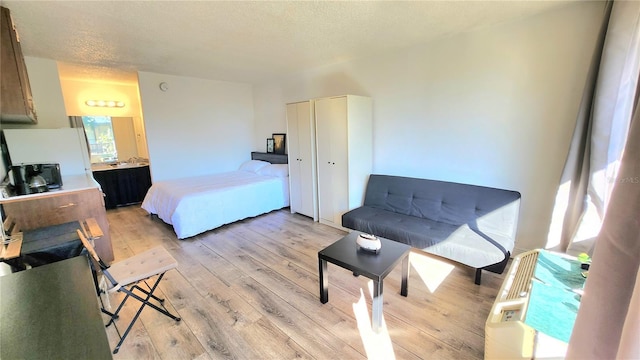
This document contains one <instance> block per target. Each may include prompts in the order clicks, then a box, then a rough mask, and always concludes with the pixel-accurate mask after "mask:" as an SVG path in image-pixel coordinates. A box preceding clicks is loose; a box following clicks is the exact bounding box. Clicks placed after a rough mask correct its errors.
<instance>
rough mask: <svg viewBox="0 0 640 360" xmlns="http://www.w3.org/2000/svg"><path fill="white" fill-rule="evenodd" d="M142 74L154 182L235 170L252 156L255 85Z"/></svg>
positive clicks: (142, 89)
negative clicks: (161, 87) (165, 88)
mask: <svg viewBox="0 0 640 360" xmlns="http://www.w3.org/2000/svg"><path fill="white" fill-rule="evenodd" d="M138 79H139V88H140V100H141V105H142V112H143V114H144V123H145V129H146V133H147V143H148V147H149V158H150V160H151V176H152V180H153V181H154V182H156V181H160V180H168V179H176V178H182V177H188V176H196V175H202V174H207V173H216V172H224V171H232V170H236V169H237V168H238V166H239V165H240V164H241V163H242V162H243V161H245V160H249V159H250V156H251V154H250V153H251V151H252V150H254V149H253V148H252V139H253V138H254V121H253V97H252V96H253V95H252V88H251V85H248V84H241V83H232V82H224V81H212V80H203V79H195V78H188V77H179V76H171V75H163V74H156V73H149V72H139V73H138ZM161 82H166V83H167V84H168V87H169V89H168V90H167V91H165V92H163V91H161V90H160V87H159V84H160V83H161Z"/></svg>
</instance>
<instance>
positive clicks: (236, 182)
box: [142, 171, 289, 239]
mask: <svg viewBox="0 0 640 360" xmlns="http://www.w3.org/2000/svg"><path fill="white" fill-rule="evenodd" d="M286 206H289V178H288V177H272V176H263V175H258V174H256V173H254V172H248V171H232V172H228V173H222V174H214V175H206V176H198V177H193V178H186V179H177V180H170V181H162V182H158V183H155V184H153V185H152V186H151V188H150V189H149V191H148V192H147V195H146V196H145V198H144V201H143V202H142V208H143V209H145V210H146V211H147V212H149V213H151V214H157V215H158V217H159V218H160V219H162V220H163V221H164V222H166V223H168V224H171V225H173V228H174V231H175V232H176V235H178V238H179V239H184V238H187V237H190V236H194V235H197V234H199V233H202V232H205V231H207V230H211V229H215V228H217V227H219V226H222V225H225V224H229V223H232V222H235V221H238V220H242V219H245V218H248V217H253V216H257V215H260V214H264V213H267V212H269V211H272V210H276V209H281V208H283V207H286Z"/></svg>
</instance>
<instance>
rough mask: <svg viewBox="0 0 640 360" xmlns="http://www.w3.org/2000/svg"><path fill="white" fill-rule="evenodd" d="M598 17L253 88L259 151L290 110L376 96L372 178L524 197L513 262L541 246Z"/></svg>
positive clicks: (452, 41)
mask: <svg viewBox="0 0 640 360" xmlns="http://www.w3.org/2000/svg"><path fill="white" fill-rule="evenodd" d="M602 9H603V4H602V3H593V2H587V3H585V2H581V3H576V4H574V5H570V6H568V7H565V8H562V9H560V10H555V11H553V12H548V13H544V14H540V15H538V16H535V17H532V18H529V19H525V20H519V21H517V22H513V23H508V24H501V25H499V26H495V27H492V28H488V29H484V30H482V31H476V32H472V33H466V34H461V35H456V36H452V37H449V38H444V39H440V40H438V41H435V42H432V43H429V44H426V45H423V46H420V47H415V48H412V49H409V50H406V51H403V52H399V53H398V52H396V53H390V54H383V55H381V56H376V57H371V58H367V59H359V60H354V61H350V62H345V63H341V64H336V65H332V66H327V67H323V68H320V69H315V70H313V71H309V72H306V73H304V74H299V75H297V76H293V77H291V78H289V79H286V80H282V81H277V82H272V83H269V84H263V85H260V86H256V87H255V88H254V112H255V113H256V121H257V124H256V127H255V128H256V136H255V138H254V140H253V141H254V147H256V148H260V149H262V147H264V145H262V144H263V143H264V138H266V137H268V136H269V135H270V133H271V132H276V130H278V131H281V130H283V129H286V120H285V119H286V118H285V108H284V104H285V103H288V102H293V101H298V100H304V99H309V98H316V97H323V96H330V95H339V94H346V93H350V94H356V95H367V96H371V97H372V98H373V104H374V105H373V107H374V111H373V118H374V119H373V128H374V139H373V141H374V173H383V174H394V175H403V176H411V177H421V178H431V179H442V180H449V181H456V182H464V183H471V184H478V185H485V186H492V187H499V188H506V189H512V190H517V191H520V192H521V193H522V206H521V212H520V224H519V229H518V240H517V244H516V252H520V251H523V250H527V249H533V248H538V247H544V245H545V241H546V239H547V236H546V233H547V231H548V228H549V222H550V217H551V208H552V206H553V200H554V196H555V191H556V187H557V185H558V182H559V178H560V172H561V170H562V167H563V165H564V160H565V157H566V154H567V151H568V146H569V139H570V137H571V134H572V131H573V127H574V124H575V117H576V114H577V108H578V105H579V102H580V98H581V95H582V89H583V86H584V83H585V77H586V72H587V68H588V65H589V60H590V58H591V54H592V51H593V48H594V45H595V40H596V32H597V30H598V27H599V24H600V21H599V19H600V18H599V17H600V15H601V14H602ZM271 129H273V131H271Z"/></svg>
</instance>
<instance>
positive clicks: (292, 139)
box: [287, 104, 302, 212]
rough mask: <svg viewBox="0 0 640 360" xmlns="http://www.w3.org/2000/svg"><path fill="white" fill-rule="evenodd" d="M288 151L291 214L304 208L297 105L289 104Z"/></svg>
mask: <svg viewBox="0 0 640 360" xmlns="http://www.w3.org/2000/svg"><path fill="white" fill-rule="evenodd" d="M287 133H288V135H289V136H287V142H288V144H287V149H288V150H289V197H290V208H291V212H298V211H300V208H301V207H302V205H301V202H302V197H301V190H300V184H301V179H300V161H298V159H299V158H300V155H299V153H300V146H299V145H298V144H299V139H298V138H299V135H298V134H299V131H298V107H297V104H287Z"/></svg>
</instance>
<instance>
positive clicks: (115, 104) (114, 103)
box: [84, 100, 124, 108]
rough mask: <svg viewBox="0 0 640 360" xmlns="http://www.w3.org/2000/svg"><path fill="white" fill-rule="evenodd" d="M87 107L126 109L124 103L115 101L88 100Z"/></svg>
mask: <svg viewBox="0 0 640 360" xmlns="http://www.w3.org/2000/svg"><path fill="white" fill-rule="evenodd" d="M84 103H85V104H87V106H91V107H112V108H113V107H117V108H121V107H124V102H123V101H115V100H87V101H85V102H84Z"/></svg>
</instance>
